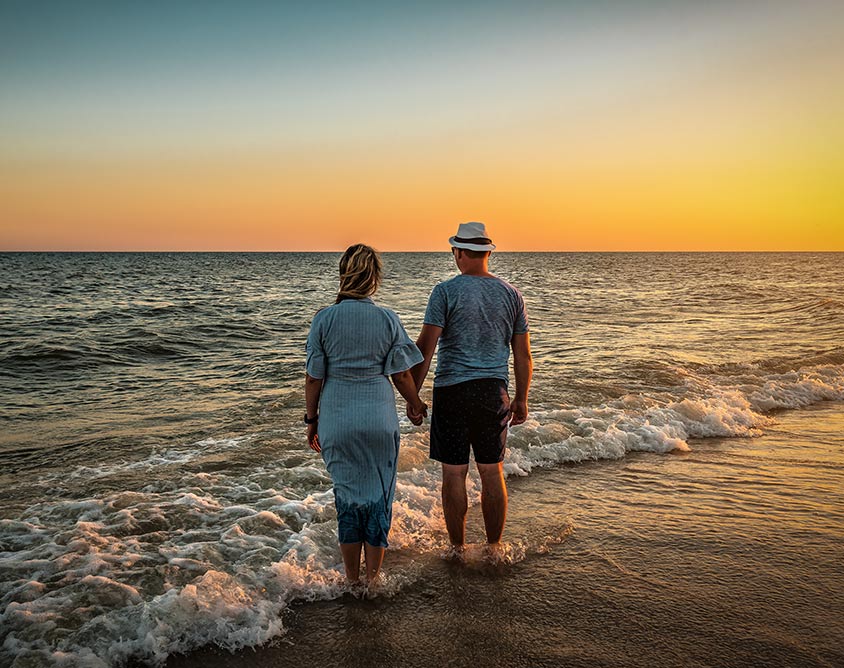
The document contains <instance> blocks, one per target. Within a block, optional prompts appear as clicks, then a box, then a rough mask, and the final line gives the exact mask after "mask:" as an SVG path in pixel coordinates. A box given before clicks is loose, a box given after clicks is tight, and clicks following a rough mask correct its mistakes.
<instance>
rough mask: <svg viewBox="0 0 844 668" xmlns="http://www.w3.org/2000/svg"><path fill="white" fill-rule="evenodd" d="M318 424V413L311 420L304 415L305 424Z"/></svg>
mask: <svg viewBox="0 0 844 668" xmlns="http://www.w3.org/2000/svg"><path fill="white" fill-rule="evenodd" d="M317 422H319V413H317V414H316V415H314V416H313V417H312V418H309V417H308V414H307V413H305V424H316V423H317Z"/></svg>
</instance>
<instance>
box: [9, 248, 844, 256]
mask: <svg viewBox="0 0 844 668" xmlns="http://www.w3.org/2000/svg"><path fill="white" fill-rule="evenodd" d="M345 250H346V249H345V248H339V249H328V250H325V249H321V250H224V249H219V250H184V249H180V250H175V249H154V250H152V249H110V250H97V249H81V250H80V249H75V250H56V249H0V254H7V253H63V254H73V253H102V254H108V253H114V254H117V253H185V254H187V253H209V254H211V253H252V254H258V253H277V254H278V253H342V252H344V251H345ZM376 250H378V249H377V248H376ZM378 252H379V253H381V254H382V255H383V254H388V253H448V252H450V249H435V250H386V251H378ZM492 253H493V254H496V255H502V254H517V253H572V254H573V253H604V254H608V253H618V254H621V253H642V254H644V253H844V249H825V250H820V249H817V250H813V249H801V250H794V249H766V250H748V249H743V250H737V249H732V250H731V249H717V250H678V249H673V250H657V249H653V250H641V249H639V250H636V249H630V250H495V251H492Z"/></svg>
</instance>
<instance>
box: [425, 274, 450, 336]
mask: <svg viewBox="0 0 844 668" xmlns="http://www.w3.org/2000/svg"><path fill="white" fill-rule="evenodd" d="M446 310H447V304H446V301H445V291H444V290H443V289H442V284H438V285H435V286H434V289H433V290H432V291H431V296H430V297H429V298H428V308H426V309H425V320H424V323H425V324H426V325H435V326H436V327H443V328H445V317H446Z"/></svg>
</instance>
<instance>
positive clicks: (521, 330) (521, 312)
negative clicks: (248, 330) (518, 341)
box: [513, 290, 530, 334]
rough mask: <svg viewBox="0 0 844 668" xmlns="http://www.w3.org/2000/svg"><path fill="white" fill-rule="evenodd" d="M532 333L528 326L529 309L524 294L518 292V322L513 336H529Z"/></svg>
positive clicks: (514, 327)
mask: <svg viewBox="0 0 844 668" xmlns="http://www.w3.org/2000/svg"><path fill="white" fill-rule="evenodd" d="M529 331H530V325H529V324H528V316H527V309H526V308H525V299H524V297H522V293H521V292H519V291H518V290H516V322H515V323H514V325H513V334H527V333H528V332H529Z"/></svg>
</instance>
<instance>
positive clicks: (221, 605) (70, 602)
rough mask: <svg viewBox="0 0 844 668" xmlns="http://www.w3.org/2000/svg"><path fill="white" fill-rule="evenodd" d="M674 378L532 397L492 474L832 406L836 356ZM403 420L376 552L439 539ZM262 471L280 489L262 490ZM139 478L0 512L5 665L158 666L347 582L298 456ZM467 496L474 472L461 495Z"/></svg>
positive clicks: (431, 545)
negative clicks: (13, 513)
mask: <svg viewBox="0 0 844 668" xmlns="http://www.w3.org/2000/svg"><path fill="white" fill-rule="evenodd" d="M678 378H681V379H682V380H681V384H680V385H678V386H677V387H676V388H673V389H671V390H666V391H662V392H654V393H651V394H628V395H625V396H621V397H619V398H617V399H614V400H612V401H608V402H606V403H604V404H602V405H598V406H557V407H555V406H544V407H535V408H536V409H535V410H532V412H531V415H530V419H529V420H528V421H527V422H526V423H525V424H523V425H520V426H517V427H514V428H512V429H511V432H510V436H509V440H508V445H509V448H508V451H507V454H506V458H505V461H504V469H505V472H506V473H507V474H508V475H517V476H524V475H529V474H530V473H531V471H533V470H534V469H536V468H543V467H551V466H556V465H559V464H561V463H577V462H582V461H590V460H601V459H618V458H622V457H624V456H625V455H626V454H627V453H630V452H652V453H668V452H672V451H686V450H688V449H690V448H692V447H695V448H696V447H701V446H700V445H699V442H696V441H695V439H702V438H709V437H720V438H729V437H753V436H756V435H758V434H760V433H761V432H762V431H763V430H764V429H765V427H766V426H768V425H770V424H771V423H772V421H773V420H775V416H772V415H771V411H773V410H779V409H783V408H800V407H804V406H807V405H809V404H812V403H815V402H818V401H824V400H842V399H844V367H842V366H841V365H817V366H812V367H805V368H801V369H798V370H794V371H787V372H783V373H771V372H770V371H768V372H766V371H764V370H762V369H759V368H758V367H752V366H749V365H748V366H747V367H743V368H741V369H732V370H731V373H729V374H728V373H725V372H723V370H717V369H709V370H698V371H695V372H690V371H688V370H683V373H682V374H678ZM403 429H404V430H405V432H406V433H405V434H404V435H403V445H402V447H403V453H402V456H401V458H400V460H399V467H400V471H399V474H398V481H397V486H396V502H395V506H394V511H393V512H394V520H393V530H392V532H391V535H390V540H391V550H401V551H402V552H405V553H407V554H408V555H411V556H413V555H424V554H428V553H439V552H442V551H443V550H445V548H446V547H447V546H448V541H447V537H446V534H445V531H444V527H443V522H442V519H441V517H442V515H441V509H440V506H439V504H440V496H439V484H440V478H439V474H438V471H437V467H436V465H435V464H432V463H431V462H430V461H428V459H427V457H426V453H425V449H426V445H427V439H426V436H425V431H424V428H414V427H412V426H410V425H408V424H407V423H404V427H403ZM690 441H691V443H690ZM248 444H249V438H248V437H242V438H240V439H239V440H238V439H229V440H226V441H225V442H224V441H219V442H211V441H204V442H200V443H199V444H197V446H196V448H195V449H194V450H192V451H193V452H195V456H196V457H200V456H202V454H203V453H204V452H207V449H208V448H209V447H217V448H219V449H221V450H227V449H232V448H237V447H238V446H239V445H242V446H243V447H248ZM186 457H189V453H188V452H184V451H182V452H180V453H178V454H173V455H167V456H163V457H150V458H147V459H146V460H145V461H144V462H143V466H146V467H148V468H149V470H150V471H154V470H155V467H156V466H159V465H161V466H165V465H171V464H172V462H173V461H174V460H177V461H179V462H182V461H185V458H186ZM123 465H124V466H130V467H132V466H138V465H139V464H138V463H137V462H134V463H133V462H128V463H125V464H123ZM115 466H117V467H119V466H120V465H115ZM88 473H89V474H90V473H91V471H90V470H89V471H88ZM107 473H108V471H98V472H97V474H99V475H106V474H107ZM274 478H275V479H277V480H278V481H279V483H280V484H279V485H278V486H268V485H267V484H266V481H267V480H269V479H274ZM150 481H151V482H150V483H149V484H148V485H147V486H146V487H144V488H143V489H142V490H137V491H126V492H118V493H113V494H109V495H105V496H102V497H92V498H87V499H75V500H57V501H51V502H46V503H40V504H36V505H34V506H32V507H30V508H28V509H27V510H26V511H25V512H24V513H22V515H21V516H20V517H19V518H17V519H14V520H2V521H0V576H1V577H0V628H2V630H0V643H2V644H0V648H1V649H0V652H2V657H3V660H4V662H6V663H9V664H11V665H13V666H24V665H57V666H91V667H94V666H96V667H103V666H112V665H119V664H122V663H124V662H126V661H127V660H128V659H130V658H135V659H140V660H143V661H147V662H151V663H160V662H162V661H163V660H164V659H166V657H167V656H169V655H170V654H172V653H174V652H184V651H189V650H191V649H194V648H197V647H200V646H202V645H205V644H209V643H213V644H216V645H218V646H220V647H222V648H225V649H229V650H234V649H238V648H242V647H247V646H254V645H258V644H261V643H264V642H266V641H267V640H269V639H270V638H273V637H275V636H278V635H279V634H281V633H283V632H284V625H283V621H282V620H283V614H282V613H283V611H284V610H285V609H286V608H287V607H288V606H289V605H290V604H291V602H293V601H303V600H318V599H331V598H336V597H338V596H341V595H342V594H344V593H345V592H347V591H348V590H347V588H346V586H345V584H344V579H343V577H342V559H341V556H340V554H339V550H338V547H337V544H336V517H335V514H334V507H333V492H332V489H331V483H330V478H329V477H328V475H327V473H326V472H325V470H324V468H323V467H322V465H321V463H320V462H319V460H318V459H317V458H316V457H315V456H314V457H310V458H308V459H305V461H303V462H302V464H301V465H300V466H298V467H287V468H284V469H283V470H281V469H278V470H273V469H267V468H260V467H259V468H255V469H253V470H248V471H246V472H238V473H225V472H215V473H208V472H205V473H201V472H199V473H189V474H186V475H185V476H184V477H183V479H182V480H181V482H180V484H179V485H177V486H175V487H174V486H173V485H172V483H164V482H156V481H155V476H154V475H150ZM479 498H480V488H479V483H478V479H477V474H476V473H474V472H473V473H472V475H471V476H470V478H469V499H470V503H473V504H476V503H478V502H479ZM569 530H570V529H569V528H566V527H563V528H562V529H561V531H560V535H559V536H546V537H544V538H541V539H539V540H538V541H534V543H530V542H527V541H525V540H524V539H520V538H518V537H516V538H515V540H514V541H513V543H512V544H511V545H510V546H509V547H508V549H507V550H506V551H505V557H506V560H508V561H510V562H513V561H518V560H520V559H522V558H525V556H526V555H528V554H536V553H542V552H543V551H547V550H548V549H549V547H550V546H551V545H553V544H554V543H555V542H559V540H562V539H563V537H564V536H565V535H567V532H568V531H569ZM470 561H471V560H470ZM418 568H419V567H418V565H414V564H413V563H411V564H410V565H408V564H406V563H404V565H401V566H393V567H391V568H388V578H387V581H386V586H385V587H384V589H383V590H382V595H393V594H395V593H396V592H399V591H401V589H402V588H403V587H405V586H407V584H408V583H409V582H412V581H414V580H415V579H416V578H418V577H420V573H419V571H418Z"/></svg>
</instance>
